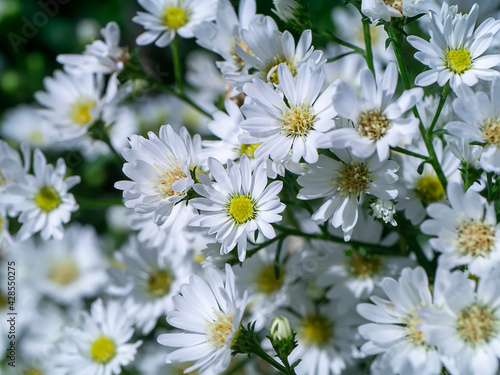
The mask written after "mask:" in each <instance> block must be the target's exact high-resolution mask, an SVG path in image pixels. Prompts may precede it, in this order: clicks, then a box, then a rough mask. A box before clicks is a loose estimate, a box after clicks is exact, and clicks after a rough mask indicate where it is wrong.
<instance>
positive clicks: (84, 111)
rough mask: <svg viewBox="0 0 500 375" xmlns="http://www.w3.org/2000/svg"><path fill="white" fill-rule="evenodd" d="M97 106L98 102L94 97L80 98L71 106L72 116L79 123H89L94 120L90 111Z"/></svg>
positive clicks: (70, 113)
mask: <svg viewBox="0 0 500 375" xmlns="http://www.w3.org/2000/svg"><path fill="white" fill-rule="evenodd" d="M95 107H97V103H96V102H95V101H94V100H92V99H87V98H83V99H78V100H77V101H75V102H74V103H73V105H72V106H71V110H70V112H69V115H70V118H71V120H72V121H73V122H74V123H75V124H77V125H81V126H83V125H87V124H89V123H90V122H91V121H92V114H91V113H90V111H91V110H92V109H93V108H95Z"/></svg>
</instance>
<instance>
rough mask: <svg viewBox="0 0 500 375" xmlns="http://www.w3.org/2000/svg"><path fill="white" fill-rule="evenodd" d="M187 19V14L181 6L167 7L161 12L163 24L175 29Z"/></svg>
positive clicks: (186, 21)
mask: <svg viewBox="0 0 500 375" xmlns="http://www.w3.org/2000/svg"><path fill="white" fill-rule="evenodd" d="M188 21H189V14H188V13H187V12H186V11H185V10H184V9H182V8H178V7H168V8H166V9H165V11H164V12H163V22H164V23H165V26H167V27H169V28H171V29H174V30H177V29H180V28H181V27H182V26H184V25H185V24H186V23H188Z"/></svg>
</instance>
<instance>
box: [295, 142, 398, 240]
mask: <svg viewBox="0 0 500 375" xmlns="http://www.w3.org/2000/svg"><path fill="white" fill-rule="evenodd" d="M336 154H337V156H338V157H339V158H340V160H341V161H340V162H338V161H336V160H333V159H331V158H329V157H327V156H325V155H320V156H319V160H318V162H317V163H316V164H314V165H311V166H309V169H308V171H307V173H306V174H304V175H303V176H300V177H299V178H298V180H297V181H298V183H299V184H300V185H301V186H302V189H300V191H299V194H298V198H299V199H316V198H320V197H326V198H327V200H326V202H325V203H323V205H322V206H321V207H320V208H319V209H318V210H317V211H316V212H315V213H314V214H313V216H312V219H313V220H314V221H316V222H324V221H327V220H329V221H330V223H331V224H332V225H333V226H334V227H335V228H338V227H340V226H342V230H343V232H344V239H346V240H349V239H350V237H351V233H352V230H353V229H354V227H355V225H356V223H357V221H358V209H359V208H358V200H359V199H360V198H361V197H362V196H364V195H366V194H371V195H373V196H375V197H377V198H379V199H385V200H389V199H394V198H396V197H397V195H398V188H397V186H396V185H395V182H396V181H397V179H398V177H397V175H396V171H397V170H398V169H399V166H398V165H397V163H396V162H394V161H392V160H388V161H383V162H380V161H379V160H378V158H377V157H371V158H369V159H367V160H363V159H359V158H356V157H354V156H353V155H351V154H350V153H349V152H345V151H344V150H337V151H336Z"/></svg>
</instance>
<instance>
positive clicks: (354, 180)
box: [334, 162, 372, 198]
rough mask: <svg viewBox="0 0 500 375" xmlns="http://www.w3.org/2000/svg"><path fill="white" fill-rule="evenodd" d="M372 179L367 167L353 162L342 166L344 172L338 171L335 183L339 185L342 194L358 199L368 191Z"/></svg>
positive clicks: (338, 188)
mask: <svg viewBox="0 0 500 375" xmlns="http://www.w3.org/2000/svg"><path fill="white" fill-rule="evenodd" d="M371 177H372V176H371V173H370V172H369V171H368V168H367V167H366V166H365V165H362V164H354V162H353V163H351V164H344V165H343V166H342V170H340V171H338V175H337V180H335V181H334V183H335V184H336V185H337V190H338V191H339V192H340V194H342V195H349V196H351V197H352V198H357V197H359V195H360V194H362V193H365V192H366V190H368V186H369V185H370V182H371Z"/></svg>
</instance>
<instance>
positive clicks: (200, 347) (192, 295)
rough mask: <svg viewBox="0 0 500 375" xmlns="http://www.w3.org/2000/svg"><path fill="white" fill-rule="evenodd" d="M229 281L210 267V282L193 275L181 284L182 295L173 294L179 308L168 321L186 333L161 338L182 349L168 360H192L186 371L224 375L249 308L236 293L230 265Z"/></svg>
mask: <svg viewBox="0 0 500 375" xmlns="http://www.w3.org/2000/svg"><path fill="white" fill-rule="evenodd" d="M225 269H226V276H225V280H224V279H223V278H222V275H221V274H220V272H219V271H217V270H216V269H215V268H207V269H206V272H205V275H206V281H205V280H203V279H202V278H201V277H199V276H197V275H192V276H191V277H190V279H189V284H184V285H183V286H182V287H181V293H182V295H177V296H174V297H173V299H172V300H173V304H174V306H175V310H173V311H171V312H169V313H167V321H168V323H169V324H170V325H172V326H173V327H175V328H180V329H182V330H183V331H182V332H178V333H177V332H176V333H166V334H162V335H160V336H159V337H158V342H159V343H160V344H162V345H165V346H168V347H171V348H172V347H173V348H178V349H176V350H174V351H171V352H169V354H167V356H166V360H167V362H168V363H171V362H190V363H191V366H189V368H187V369H186V370H185V371H186V373H187V372H191V371H197V373H213V374H221V373H223V372H224V370H225V369H226V368H227V367H228V366H229V362H230V361H231V345H232V343H233V340H234V338H235V335H236V334H237V332H238V330H239V328H240V324H241V318H242V316H243V312H244V310H245V307H246V303H247V302H246V293H245V295H244V296H243V298H239V297H238V296H237V294H236V287H235V281H234V273H233V270H232V269H231V267H230V266H229V265H227V264H226V268H225Z"/></svg>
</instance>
